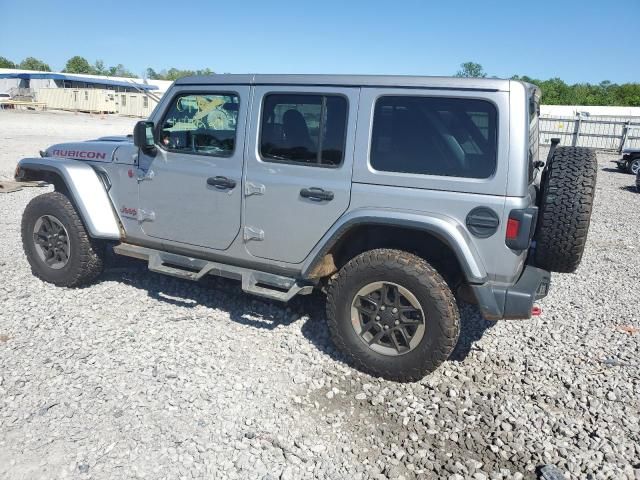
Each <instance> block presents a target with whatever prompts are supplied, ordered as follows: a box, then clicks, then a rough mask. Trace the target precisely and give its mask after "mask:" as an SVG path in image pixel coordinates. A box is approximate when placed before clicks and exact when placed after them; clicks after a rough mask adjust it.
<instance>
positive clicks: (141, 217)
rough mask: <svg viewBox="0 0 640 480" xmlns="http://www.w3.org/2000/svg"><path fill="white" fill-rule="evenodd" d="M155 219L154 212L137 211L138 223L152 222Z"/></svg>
mask: <svg viewBox="0 0 640 480" xmlns="http://www.w3.org/2000/svg"><path fill="white" fill-rule="evenodd" d="M155 219H156V214H155V212H152V211H149V210H142V209H141V208H139V209H138V222H139V223H142V222H153V221H154V220H155Z"/></svg>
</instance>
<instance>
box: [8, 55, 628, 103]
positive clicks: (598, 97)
mask: <svg viewBox="0 0 640 480" xmlns="http://www.w3.org/2000/svg"><path fill="white" fill-rule="evenodd" d="M0 68H20V69H23V70H36V71H43V72H50V71H51V67H50V66H49V65H48V64H46V63H45V62H43V61H42V60H39V59H37V58H34V57H27V58H25V59H24V60H22V61H21V62H20V63H14V62H12V61H11V60H9V59H7V58H5V57H1V56H0ZM63 72H66V73H85V74H91V75H106V76H112V77H129V78H135V77H137V75H134V74H133V73H131V72H130V71H129V70H128V69H127V68H125V67H124V65H122V64H118V65H115V66H109V67H108V66H106V65H105V64H104V62H103V61H102V60H96V61H95V62H94V63H93V65H92V64H91V63H89V61H88V60H87V59H86V58H84V57H81V56H78V55H76V56H74V57H71V58H70V59H69V60H68V61H67V63H66V65H65V67H64V70H63ZM213 73H214V72H213V70H211V69H209V68H205V69H202V70H181V69H178V68H169V69H163V70H159V71H156V70H154V69H153V68H147V69H146V71H145V74H144V75H143V76H144V77H145V78H149V79H151V80H171V81H173V80H177V79H178V78H181V77H187V76H190V75H211V74H213ZM456 76H457V77H473V78H485V77H487V73H486V72H485V71H484V69H483V67H482V65H480V64H479V63H475V62H465V63H463V64H461V65H460V70H458V72H457V73H456ZM511 78H512V79H513V80H523V81H526V82H530V83H533V84H535V85H537V86H539V87H540V89H541V90H542V103H543V104H545V105H615V106H623V107H640V83H623V84H617V83H612V82H610V81H608V80H604V81H602V82H600V83H598V84H593V83H575V84H573V85H570V84H568V83H566V82H565V81H563V80H562V79H560V78H558V77H554V78H550V79H548V80H542V79H537V78H532V77H528V76H526V75H514V76H512V77H511Z"/></svg>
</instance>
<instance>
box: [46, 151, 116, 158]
mask: <svg viewBox="0 0 640 480" xmlns="http://www.w3.org/2000/svg"><path fill="white" fill-rule="evenodd" d="M51 155H53V156H54V157H65V158H86V159H96V160H104V159H106V158H107V154H106V153H104V152H93V151H91V150H89V151H87V150H58V149H56V150H54V151H53V152H51Z"/></svg>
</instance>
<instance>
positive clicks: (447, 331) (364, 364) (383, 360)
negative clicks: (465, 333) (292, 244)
mask: <svg viewBox="0 0 640 480" xmlns="http://www.w3.org/2000/svg"><path fill="white" fill-rule="evenodd" d="M376 281H384V282H393V283H396V284H399V285H402V286H403V287H404V288H406V289H408V290H409V291H410V292H411V293H412V294H413V295H414V296H415V297H416V298H417V300H418V301H419V302H420V305H421V306H422V308H423V310H424V313H425V315H424V317H425V318H424V320H425V333H424V336H423V337H422V339H421V341H420V343H419V344H417V345H416V346H415V348H414V349H413V350H411V351H409V352H408V353H405V354H403V355H400V356H387V355H383V354H380V353H378V352H375V351H373V350H372V349H371V348H369V347H368V346H367V345H366V344H365V343H364V342H363V341H362V339H361V338H360V337H359V335H358V333H357V332H356V331H355V329H354V328H353V326H352V324H351V304H352V301H353V298H354V296H355V295H356V293H357V292H358V291H359V290H360V289H361V288H362V287H363V286H365V285H367V284H369V283H371V282H376ZM327 319H328V323H329V330H330V332H331V337H332V339H333V342H334V344H335V345H336V347H337V348H339V349H340V350H341V351H342V352H344V353H345V354H346V355H347V356H348V357H349V358H350V359H351V361H352V362H353V363H354V364H355V365H356V366H357V367H358V368H360V369H362V370H364V371H367V372H369V373H371V374H372V375H375V376H379V377H383V378H386V379H388V380H395V381H400V382H413V381H418V380H420V379H421V378H422V377H424V376H425V375H426V374H428V373H431V372H433V371H434V370H435V369H436V368H438V366H439V365H440V364H441V363H442V362H444V361H445V360H446V359H447V358H448V357H449V355H450V354H451V352H452V351H453V349H454V347H455V346H456V343H457V340H458V334H459V331H460V314H459V312H458V307H457V305H456V302H455V298H454V296H453V294H452V293H451V290H450V289H449V286H448V285H447V283H446V282H445V281H444V280H443V278H442V276H441V275H440V274H439V273H438V272H437V271H436V270H435V269H434V268H433V267H431V265H429V264H428V263H427V262H426V261H425V260H423V259H422V258H420V257H418V256H416V255H413V254H410V253H407V252H404V251H400V250H389V249H378V250H370V251H367V252H364V253H362V254H360V255H358V256H356V257H355V258H353V259H352V260H350V261H349V262H348V263H347V264H346V265H345V266H344V267H342V269H340V271H339V272H338V274H337V276H336V277H335V278H334V280H333V281H332V282H331V284H330V286H329V289H328V292H327Z"/></svg>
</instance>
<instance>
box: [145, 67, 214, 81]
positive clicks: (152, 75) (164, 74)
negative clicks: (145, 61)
mask: <svg viewBox="0 0 640 480" xmlns="http://www.w3.org/2000/svg"><path fill="white" fill-rule="evenodd" d="M214 73H215V72H214V71H213V70H211V69H210V68H203V69H200V70H180V69H178V68H170V69H169V70H160V71H159V72H156V71H155V70H154V69H153V68H147V78H149V79H151V80H171V81H174V80H177V79H179V78H182V77H188V76H190V75H213V74H214Z"/></svg>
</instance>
